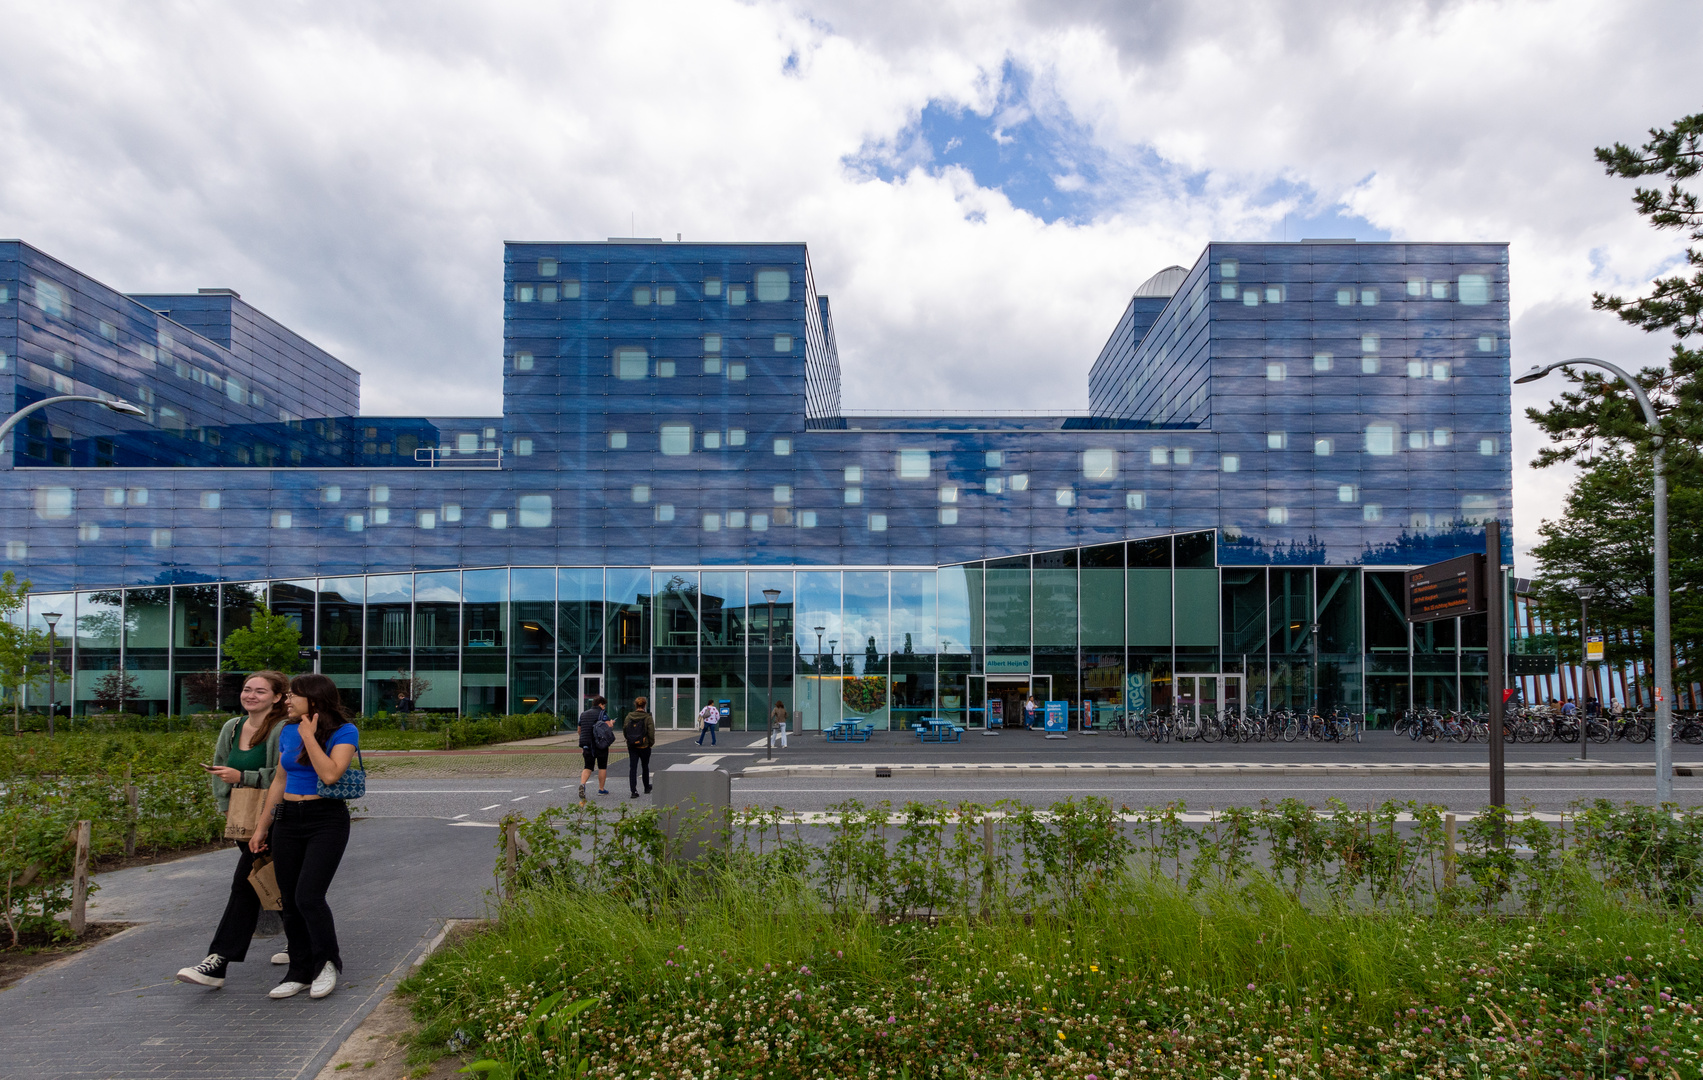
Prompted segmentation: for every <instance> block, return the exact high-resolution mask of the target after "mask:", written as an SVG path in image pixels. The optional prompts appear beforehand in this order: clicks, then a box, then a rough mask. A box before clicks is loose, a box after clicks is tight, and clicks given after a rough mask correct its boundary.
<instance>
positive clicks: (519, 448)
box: [514, 439, 532, 457]
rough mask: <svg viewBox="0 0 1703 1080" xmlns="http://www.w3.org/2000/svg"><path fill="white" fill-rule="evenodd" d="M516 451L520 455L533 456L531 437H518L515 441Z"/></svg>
mask: <svg viewBox="0 0 1703 1080" xmlns="http://www.w3.org/2000/svg"><path fill="white" fill-rule="evenodd" d="M514 452H515V454H516V455H518V456H520V457H531V456H532V440H531V439H516V440H515V441H514Z"/></svg>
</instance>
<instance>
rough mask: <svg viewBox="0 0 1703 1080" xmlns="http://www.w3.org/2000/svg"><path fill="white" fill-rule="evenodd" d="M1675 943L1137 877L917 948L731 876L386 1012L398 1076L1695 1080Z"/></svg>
mask: <svg viewBox="0 0 1703 1080" xmlns="http://www.w3.org/2000/svg"><path fill="white" fill-rule="evenodd" d="M1691 930H1692V928H1691V924H1690V923H1689V922H1688V920H1687V919H1686V918H1685V917H1684V916H1683V914H1674V913H1671V912H1668V911H1665V910H1661V909H1656V908H1651V907H1647V906H1643V905H1641V904H1639V903H1637V902H1634V901H1631V900H1628V899H1626V898H1624V897H1621V896H1618V895H1615V894H1612V893H1609V892H1607V891H1604V890H1601V889H1596V890H1588V891H1586V892H1585V893H1584V894H1582V895H1581V896H1580V898H1579V899H1578V901H1577V903H1576V904H1575V906H1574V907H1573V909H1572V910H1571V911H1569V912H1567V913H1566V914H1565V915H1564V916H1557V917H1552V918H1546V919H1542V920H1538V921H1530V920H1525V919H1513V918H1507V917H1501V916H1491V917H1486V916H1472V915H1466V914H1460V913H1454V914H1426V913H1420V912H1399V911H1397V912H1392V911H1380V912H1354V911H1344V910H1340V909H1326V910H1313V909H1309V908H1308V907H1307V906H1305V905H1303V904H1301V903H1298V902H1297V901H1295V900H1294V899H1293V898H1292V897H1291V896H1290V894H1289V893H1288V892H1286V891H1285V890H1283V889H1282V888H1279V887H1276V886H1274V885H1272V884H1271V883H1269V882H1267V881H1265V880H1263V879H1255V880H1254V881H1253V882H1252V883H1250V884H1248V885H1246V886H1244V887H1243V888H1240V889H1237V890H1235V891H1227V890H1220V891H1216V892H1206V893H1197V894H1195V895H1190V894H1189V893H1187V892H1186V891H1184V890H1182V889H1180V888H1178V887H1177V886H1176V885H1175V884H1173V883H1171V882H1169V881H1166V880H1163V879H1154V878H1149V877H1145V876H1143V877H1140V878H1136V879H1130V880H1127V881H1125V882H1124V883H1123V884H1122V885H1120V886H1119V888H1117V889H1116V890H1114V891H1112V892H1111V893H1108V894H1106V895H1104V896H1103V897H1102V898H1101V899H1099V900H1098V901H1096V902H1094V903H1092V904H1091V905H1084V906H1078V907H1076V908H1074V909H1072V910H1071V911H1070V912H1069V913H1068V914H1062V915H1057V916H1045V917H1038V918H1025V917H1023V916H1020V915H1014V916H1005V917H997V918H993V919H988V920H969V921H965V920H948V921H941V922H933V923H930V922H922V921H889V920H881V919H876V918H869V917H851V918H844V917H839V918H836V917H834V916H832V915H830V914H829V913H828V912H827V911H826V910H825V909H824V908H823V907H822V906H821V905H820V904H819V903H818V902H817V900H816V899H815V898H814V896H813V895H811V894H809V893H808V892H807V891H805V890H803V889H800V888H797V887H792V886H789V885H788V884H787V883H786V882H785V881H784V880H770V881H767V882H752V881H751V880H750V879H749V878H744V879H740V878H734V877H729V878H728V879H726V880H722V881H718V882H714V883H710V884H709V885H708V886H706V887H705V888H703V889H701V890H699V891H698V894H697V899H695V900H693V901H690V902H687V903H685V904H683V905H682V906H680V907H678V908H676V909H674V910H673V911H672V913H671V914H670V915H668V916H667V917H664V918H659V919H647V918H646V917H644V916H643V915H642V914H641V913H640V912H639V911H637V910H635V909H634V908H633V907H631V906H629V905H628V904H626V903H624V902H621V901H619V900H616V899H613V898H611V897H609V896H607V895H599V894H597V893H592V892H584V891H571V890H565V889H542V890H534V891H530V892H527V893H525V894H523V896H522V898H521V899H520V900H519V901H518V902H516V903H513V904H511V905H510V906H509V907H507V908H506V909H505V911H504V915H503V917H502V918H501V920H500V921H499V922H498V923H497V924H496V925H495V926H494V927H493V928H492V929H490V930H489V931H487V932H485V933H482V934H480V935H478V936H476V937H473V938H471V939H468V940H466V941H464V942H463V943H461V944H459V945H456V946H454V947H452V948H449V949H447V950H445V951H443V952H440V953H439V954H438V955H436V956H434V957H433V958H432V959H431V960H430V961H429V962H428V963H427V964H426V966H425V967H424V968H423V969H422V970H421V971H420V972H419V973H417V974H416V975H414V976H413V977H412V978H411V979H410V980H409V981H408V982H407V983H406V984H405V985H404V989H405V990H406V991H409V992H411V993H414V994H415V995H416V1014H417V1016H418V1018H419V1019H420V1020H421V1022H422V1031H421V1033H420V1035H419V1036H418V1040H417V1049H416V1053H417V1055H418V1056H423V1057H435V1056H436V1055H437V1054H440V1053H442V1052H443V1051H444V1050H445V1049H446V1048H448V1049H450V1050H452V1051H474V1050H477V1051H478V1052H480V1053H482V1054H484V1055H485V1056H486V1059H487V1060H489V1061H491V1062H493V1063H494V1065H493V1066H492V1071H491V1073H490V1075H492V1076H497V1077H501V1076H504V1075H512V1076H555V1075H575V1074H577V1068H578V1065H579V1062H580V1061H581V1060H582V1059H583V1060H585V1062H586V1064H587V1068H588V1074H589V1075H593V1076H609V1077H633V1078H638V1077H650V1076H666V1077H676V1076H707V1075H720V1076H727V1077H733V1076H741V1077H758V1076H762V1077H816V1076H822V1077H853V1076H856V1077H876V1076H879V1077H889V1076H891V1077H924V1076H929V1077H935V1076H939V1077H965V1078H971V1077H975V1078H982V1077H986V1078H994V1077H1031V1076H1032V1077H1061V1076H1063V1077H1088V1076H1093V1077H1095V1078H1096V1080H1100V1078H1106V1077H1123V1076H1131V1075H1147V1074H1152V1075H1167V1076H1238V1077H1246V1078H1250V1080H1251V1078H1254V1077H1261V1078H1268V1080H1269V1078H1275V1077H1293V1076H1330V1077H1339V1076H1341V1077H1349V1076H1383V1075H1402V1076H1412V1075H1426V1076H1429V1075H1437V1076H1484V1077H1488V1076H1508V1077H1530V1076H1537V1075H1549V1076H1556V1075H1559V1076H1586V1075H1589V1076H1602V1077H1612V1076H1617V1075H1618V1076H1625V1077H1632V1076H1634V1075H1637V1076H1643V1075H1646V1074H1648V1075H1652V1076H1661V1077H1668V1076H1670V1075H1678V1076H1681V1077H1694V1076H1697V1075H1698V1068H1697V1056H1696V1053H1697V1051H1698V1049H1699V1047H1700V1045H1703V1044H1700V1043H1699V1041H1698V1034H1697V1032H1698V1031H1699V1030H1700V1025H1699V1022H1698V1019H1697V1015H1698V1014H1697V1011H1696V1004H1697V999H1698V996H1699V991H1700V989H1703V987H1700V985H1699V984H1700V983H1703V973H1699V971H1698V963H1697V958H1696V956H1695V955H1694V951H1695V950H1694V947H1693V946H1692V944H1691V943H1690V942H1689V935H1690V933H1691ZM574 1002H580V1003H582V1004H583V1003H585V1002H591V1003H592V1004H590V1005H584V1006H583V1008H584V1011H582V1012H579V1013H577V1014H574V1015H569V1014H570V1012H571V1009H570V1008H569V1005H570V1003H574ZM541 1006H542V1007H541ZM1617 1010H1619V1011H1617ZM1658 1065H1659V1066H1660V1069H1659V1071H1655V1070H1656V1068H1657V1066H1658ZM1670 1068H1672V1069H1674V1070H1675V1071H1674V1072H1673V1073H1671V1074H1670V1072H1669V1071H1668V1070H1669V1069H1670Z"/></svg>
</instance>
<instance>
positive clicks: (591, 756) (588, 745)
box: [579, 697, 614, 802]
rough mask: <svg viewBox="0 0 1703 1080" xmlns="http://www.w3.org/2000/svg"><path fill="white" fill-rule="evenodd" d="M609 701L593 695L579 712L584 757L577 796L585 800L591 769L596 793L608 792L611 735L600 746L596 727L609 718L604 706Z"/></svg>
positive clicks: (580, 738) (581, 752) (580, 745)
mask: <svg viewBox="0 0 1703 1080" xmlns="http://www.w3.org/2000/svg"><path fill="white" fill-rule="evenodd" d="M608 704H609V702H608V701H607V700H606V699H604V698H601V697H594V698H592V699H591V701H589V702H588V703H587V706H588V707H587V708H586V710H585V711H584V712H582V713H580V714H579V749H580V754H581V756H583V757H584V758H585V767H584V768H583V769H581V770H580V774H579V797H580V800H581V801H582V802H583V801H584V800H585V784H586V781H587V780H590V779H591V774H592V771H593V770H596V772H597V793H598V794H599V795H607V794H609V745H610V743H612V742H614V738H613V736H611V738H610V741H609V743H604V744H603V746H602V747H601V748H599V747H598V745H597V727H598V725H599V724H602V723H604V722H605V721H606V720H608V719H609V717H608V714H607V713H605V712H604V707H605V706H607V705H608Z"/></svg>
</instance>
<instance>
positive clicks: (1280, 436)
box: [1265, 431, 1289, 450]
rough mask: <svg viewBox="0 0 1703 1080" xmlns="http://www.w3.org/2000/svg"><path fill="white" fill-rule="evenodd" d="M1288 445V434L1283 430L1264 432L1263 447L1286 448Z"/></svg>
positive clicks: (1272, 448)
mask: <svg viewBox="0 0 1703 1080" xmlns="http://www.w3.org/2000/svg"><path fill="white" fill-rule="evenodd" d="M1288 447H1289V434H1288V432H1284V431H1268V432H1266V433H1265V448H1266V449H1267V450H1286V449H1288Z"/></svg>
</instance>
